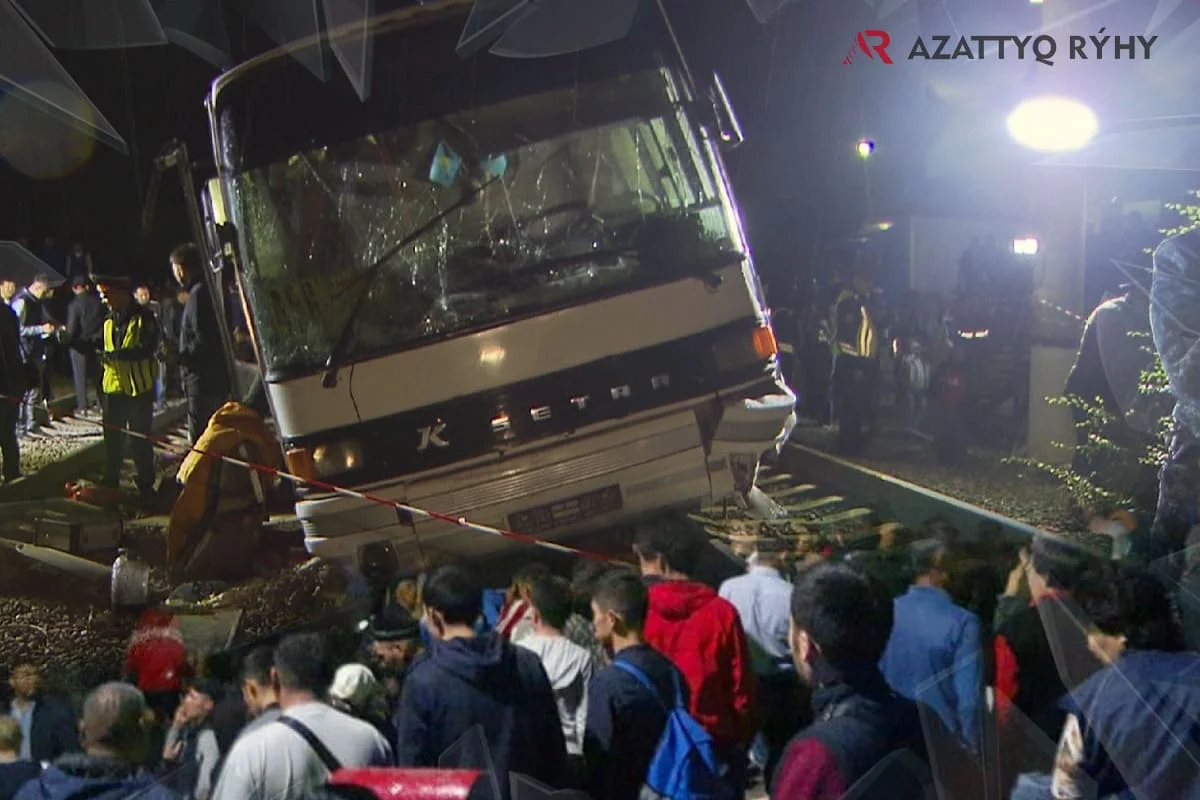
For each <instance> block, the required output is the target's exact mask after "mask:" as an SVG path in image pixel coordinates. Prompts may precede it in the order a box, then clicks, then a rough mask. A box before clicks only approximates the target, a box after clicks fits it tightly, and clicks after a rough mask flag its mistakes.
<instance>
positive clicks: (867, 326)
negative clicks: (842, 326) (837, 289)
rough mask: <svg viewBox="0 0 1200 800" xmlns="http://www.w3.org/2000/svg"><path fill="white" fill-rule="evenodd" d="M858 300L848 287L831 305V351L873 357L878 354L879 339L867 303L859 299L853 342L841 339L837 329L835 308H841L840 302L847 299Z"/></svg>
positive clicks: (860, 356) (835, 353)
mask: <svg viewBox="0 0 1200 800" xmlns="http://www.w3.org/2000/svg"><path fill="white" fill-rule="evenodd" d="M851 298H853V299H855V300H858V295H857V294H856V293H855V292H852V291H850V290H849V289H846V290H844V291H843V292H842V293H841V294H840V295H839V296H838V299H837V302H836V303H834V305H833V317H834V319H833V326H834V336H833V343H832V344H833V353H834V355H838V354H845V355H848V356H856V357H858V358H872V359H873V358H875V357H876V356H878V355H879V341H878V339H877V337H876V335H875V323H874V322H873V321H872V320H871V314H870V312H869V311H867V304H866V303H864V302H862V301H861V300H860V301H859V323H858V331H856V333H855V336H854V344H850V343H849V342H844V341H842V332H841V331H839V330H837V323H838V319H837V316H838V314H837V310H838V309H839V308H841V305H842V302H843V301H845V300H848V299H851Z"/></svg>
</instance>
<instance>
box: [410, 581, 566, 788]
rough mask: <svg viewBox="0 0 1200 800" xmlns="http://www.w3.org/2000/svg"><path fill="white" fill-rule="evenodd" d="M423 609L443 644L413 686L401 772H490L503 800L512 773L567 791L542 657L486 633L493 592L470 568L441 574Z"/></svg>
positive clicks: (413, 672) (419, 663) (415, 672)
mask: <svg viewBox="0 0 1200 800" xmlns="http://www.w3.org/2000/svg"><path fill="white" fill-rule="evenodd" d="M422 600H423V601H424V606H425V617H424V621H425V624H426V626H427V627H428V629H429V632H430V634H431V635H432V637H433V639H434V642H433V646H432V647H431V648H429V650H427V651H426V652H424V653H422V654H421V655H420V656H418V657H417V659H416V661H414V662H413V665H412V667H411V669H410V670H409V673H408V678H407V680H406V681H405V683H404V691H403V694H402V695H401V698H400V710H399V713H398V714H397V715H396V723H397V731H396V764H397V766H400V767H441V768H444V769H488V768H489V767H490V768H492V769H494V770H495V772H494V778H495V781H496V785H495V790H496V794H497V796H498V797H500V798H503V800H508V798H510V797H511V796H512V795H511V792H510V778H509V775H510V773H520V774H522V775H527V776H529V777H531V778H533V779H534V780H537V781H540V782H542V783H545V784H547V785H548V786H550V787H552V788H562V787H563V783H564V781H565V780H566V761H567V750H566V744H565V743H564V742H563V733H562V726H561V725H560V724H559V719H558V709H557V707H556V706H555V704H554V694H553V692H552V690H551V688H550V681H549V679H548V678H547V677H546V673H545V671H544V670H543V669H542V665H541V662H540V661H539V660H538V657H537V656H536V655H534V654H533V653H532V652H530V651H528V650H525V649H522V648H520V647H517V646H515V645H513V644H511V643H509V642H508V641H507V640H505V639H504V638H503V637H501V636H499V635H498V634H496V633H485V634H477V633H476V631H475V623H476V621H477V620H478V618H479V615H480V614H481V613H482V604H483V587H482V586H481V585H480V584H479V582H478V581H477V580H476V579H475V578H474V576H472V575H471V574H470V573H469V572H467V571H466V570H465V569H463V568H462V567H457V566H447V567H441V568H439V569H437V570H435V571H434V572H432V573H431V574H430V575H429V578H428V579H427V580H426V582H425V586H424V590H423V592H422Z"/></svg>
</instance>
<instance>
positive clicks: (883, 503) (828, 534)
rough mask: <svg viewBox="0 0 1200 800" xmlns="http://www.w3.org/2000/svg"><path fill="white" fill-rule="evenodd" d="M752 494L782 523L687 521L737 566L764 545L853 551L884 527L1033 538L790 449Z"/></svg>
mask: <svg viewBox="0 0 1200 800" xmlns="http://www.w3.org/2000/svg"><path fill="white" fill-rule="evenodd" d="M758 487H759V489H761V490H762V491H763V492H764V493H765V494H766V495H767V496H769V497H770V498H771V499H772V500H774V501H775V503H777V504H778V505H779V506H780V507H781V508H782V509H783V510H784V511H785V512H786V513H787V516H786V517H785V518H781V519H778V520H770V521H762V520H758V519H752V518H751V517H750V515H749V514H748V513H747V511H746V510H745V509H742V508H740V507H738V506H737V505H735V504H733V503H724V504H721V505H716V506H711V507H708V508H704V509H701V510H700V511H699V512H697V513H693V514H690V515H689V518H690V519H691V520H692V521H693V522H695V523H697V524H699V525H702V526H703V527H704V529H705V531H706V532H707V533H708V535H709V537H710V540H711V541H712V542H713V543H714V545H715V546H716V548H717V549H718V551H720V552H721V553H722V554H723V555H725V556H726V557H727V559H729V560H733V561H735V562H736V563H739V564H740V563H741V560H742V557H744V556H745V555H746V554H748V553H750V552H752V551H753V549H754V546H755V543H756V542H757V541H758V540H760V539H762V538H764V537H765V538H773V537H781V538H784V539H786V540H788V549H791V550H795V551H796V552H798V553H805V552H809V551H811V550H814V549H816V548H817V547H818V546H821V545H823V544H825V543H828V542H835V541H836V542H841V543H842V544H844V545H852V544H853V543H854V541H855V540H857V539H859V538H861V537H869V536H872V535H873V534H875V533H876V532H877V530H878V528H879V526H881V525H883V524H885V523H897V524H900V525H903V526H906V527H910V528H917V527H919V526H920V525H921V524H922V523H924V522H925V521H926V520H929V519H931V518H933V517H941V518H943V519H945V520H947V521H948V522H949V523H950V524H951V525H953V526H954V527H955V528H957V529H958V530H960V531H962V532H963V534H964V535H966V536H968V537H971V536H977V535H979V533H980V532H981V531H988V533H989V535H992V536H1000V537H1002V538H1004V539H1008V540H1015V541H1028V540H1029V539H1031V538H1032V537H1033V536H1035V535H1036V534H1037V533H1038V532H1039V531H1038V529H1037V528H1035V527H1033V526H1032V525H1028V524H1026V523H1024V522H1021V521H1020V520H1017V519H1012V518H1011V517H1006V516H1003V515H1001V514H997V513H995V512H992V511H989V510H987V509H985V508H980V507H979V506H975V505H972V504H970V503H965V502H963V501H961V500H958V499H956V498H953V497H950V496H948V495H945V494H942V493H940V492H936V491H933V490H932V489H927V488H925V487H922V486H918V485H917V484H914V483H910V482H908V481H904V480H901V479H899V478H896V477H894V476H892V475H887V474H885V473H882V472H878V471H876V470H872V469H869V468H867V467H863V466H860V465H858V464H855V463H853V462H850V461H847V460H845V459H842V458H838V457H837V456H833V455H830V454H828V453H824V452H821V451H820V450H816V449H813V448H811V447H806V446H804V445H800V444H795V443H789V444H788V445H786V446H785V448H784V450H783V452H782V453H781V454H780V457H779V459H778V460H777V461H776V463H775V464H772V465H769V466H768V465H764V466H763V468H762V469H761V471H760V473H759V479H758Z"/></svg>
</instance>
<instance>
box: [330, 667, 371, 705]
mask: <svg viewBox="0 0 1200 800" xmlns="http://www.w3.org/2000/svg"><path fill="white" fill-rule="evenodd" d="M377 685H378V681H376V680H375V675H374V673H372V672H371V670H369V669H367V668H366V667H365V666H363V665H362V664H343V665H342V666H340V667H338V670H337V672H336V673H334V676H333V683H331V684H330V685H329V696H330V697H332V698H334V699H335V700H341V701H342V702H343V703H349V704H350V705H352V706H354V705H358V704H360V703H362V702H363V701H365V700H366V699H367V698H368V697H370V695H371V692H372V691H374V689H375V687H376V686H377Z"/></svg>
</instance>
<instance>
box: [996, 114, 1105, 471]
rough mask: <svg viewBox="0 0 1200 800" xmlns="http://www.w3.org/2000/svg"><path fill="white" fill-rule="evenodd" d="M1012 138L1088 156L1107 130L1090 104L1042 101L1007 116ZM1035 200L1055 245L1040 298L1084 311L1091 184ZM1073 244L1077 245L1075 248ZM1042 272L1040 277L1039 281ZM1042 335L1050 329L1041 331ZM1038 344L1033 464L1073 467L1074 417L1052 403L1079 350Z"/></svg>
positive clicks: (1055, 339) (1045, 341) (1030, 438)
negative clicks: (1092, 144) (1085, 151)
mask: <svg viewBox="0 0 1200 800" xmlns="http://www.w3.org/2000/svg"><path fill="white" fill-rule="evenodd" d="M1006 127H1007V128H1008V134H1009V136H1011V137H1012V138H1013V140H1014V141H1016V142H1017V143H1018V144H1020V145H1022V146H1023V147H1026V148H1028V149H1030V150H1034V151H1036V152H1039V153H1047V154H1053V153H1067V152H1072V151H1077V150H1082V149H1083V148H1085V147H1087V145H1088V144H1089V143H1090V142H1091V141H1092V139H1094V138H1095V136H1096V133H1097V131H1098V130H1099V127H1100V123H1099V120H1098V119H1097V118H1096V113H1095V112H1094V111H1093V110H1092V109H1091V108H1090V107H1089V106H1087V105H1086V104H1084V103H1081V102H1079V101H1078V100H1074V99H1071V98H1068V97H1059V96H1043V97H1036V98H1033V99H1030V100H1026V101H1025V102H1023V103H1021V104H1020V105H1018V106H1017V107H1016V108H1015V109H1013V111H1012V113H1010V114H1009V115H1008V119H1007V121H1006ZM1048 188H1050V187H1049V186H1043V188H1042V189H1040V190H1039V191H1036V192H1034V193H1032V195H1031V201H1032V202H1033V203H1035V204H1038V205H1040V206H1041V208H1040V209H1038V213H1037V216H1038V218H1039V219H1040V220H1041V225H1042V226H1043V227H1044V230H1043V234H1046V233H1049V235H1048V236H1045V235H1043V240H1044V241H1045V243H1046V244H1047V245H1048V246H1047V247H1046V248H1045V252H1044V253H1043V254H1042V256H1041V258H1042V264H1041V267H1042V268H1041V270H1040V271H1041V275H1040V279H1039V280H1038V281H1037V288H1036V290H1035V291H1037V294H1038V296H1039V299H1042V300H1047V301H1049V302H1051V303H1053V304H1055V305H1057V306H1061V307H1063V308H1069V309H1077V308H1079V307H1080V306H1081V305H1082V304H1083V302H1084V272H1085V269H1086V264H1087V180H1086V178H1084V177H1080V178H1079V179H1078V181H1074V180H1067V181H1064V182H1063V184H1062V190H1061V191H1059V192H1055V191H1046V189H1048ZM1072 240H1074V241H1075V243H1076V244H1075V245H1074V246H1072V245H1071V244H1070V242H1071V241H1072ZM1036 274H1037V273H1035V275H1036ZM1037 327H1039V328H1042V327H1043V326H1040V325H1039V326H1037ZM1046 333H1047V332H1046V331H1043V334H1044V336H1043V338H1042V341H1040V342H1039V341H1037V340H1036V339H1035V341H1034V342H1033V345H1032V348H1031V350H1030V354H1029V425H1028V430H1027V436H1026V448H1027V450H1028V453H1029V455H1030V456H1031V457H1033V458H1035V459H1037V460H1039V461H1043V462H1048V463H1056V462H1057V463H1069V462H1070V460H1071V457H1072V454H1073V448H1070V447H1060V446H1056V445H1055V443H1056V442H1060V443H1063V444H1071V443H1074V441H1075V426H1074V420H1073V419H1072V417H1071V414H1070V411H1069V410H1068V409H1066V408H1063V407H1061V406H1054V405H1051V404H1050V402H1049V400H1048V398H1051V397H1058V396H1060V395H1061V394H1062V392H1063V386H1064V385H1065V383H1066V379H1067V375H1068V374H1069V373H1070V371H1071V367H1072V365H1073V364H1074V361H1075V350H1076V348H1075V346H1074V343H1073V342H1072V343H1070V344H1068V343H1066V342H1063V341H1060V340H1061V339H1062V336H1061V334H1060V335H1058V336H1050V335H1045V334H1046Z"/></svg>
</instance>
